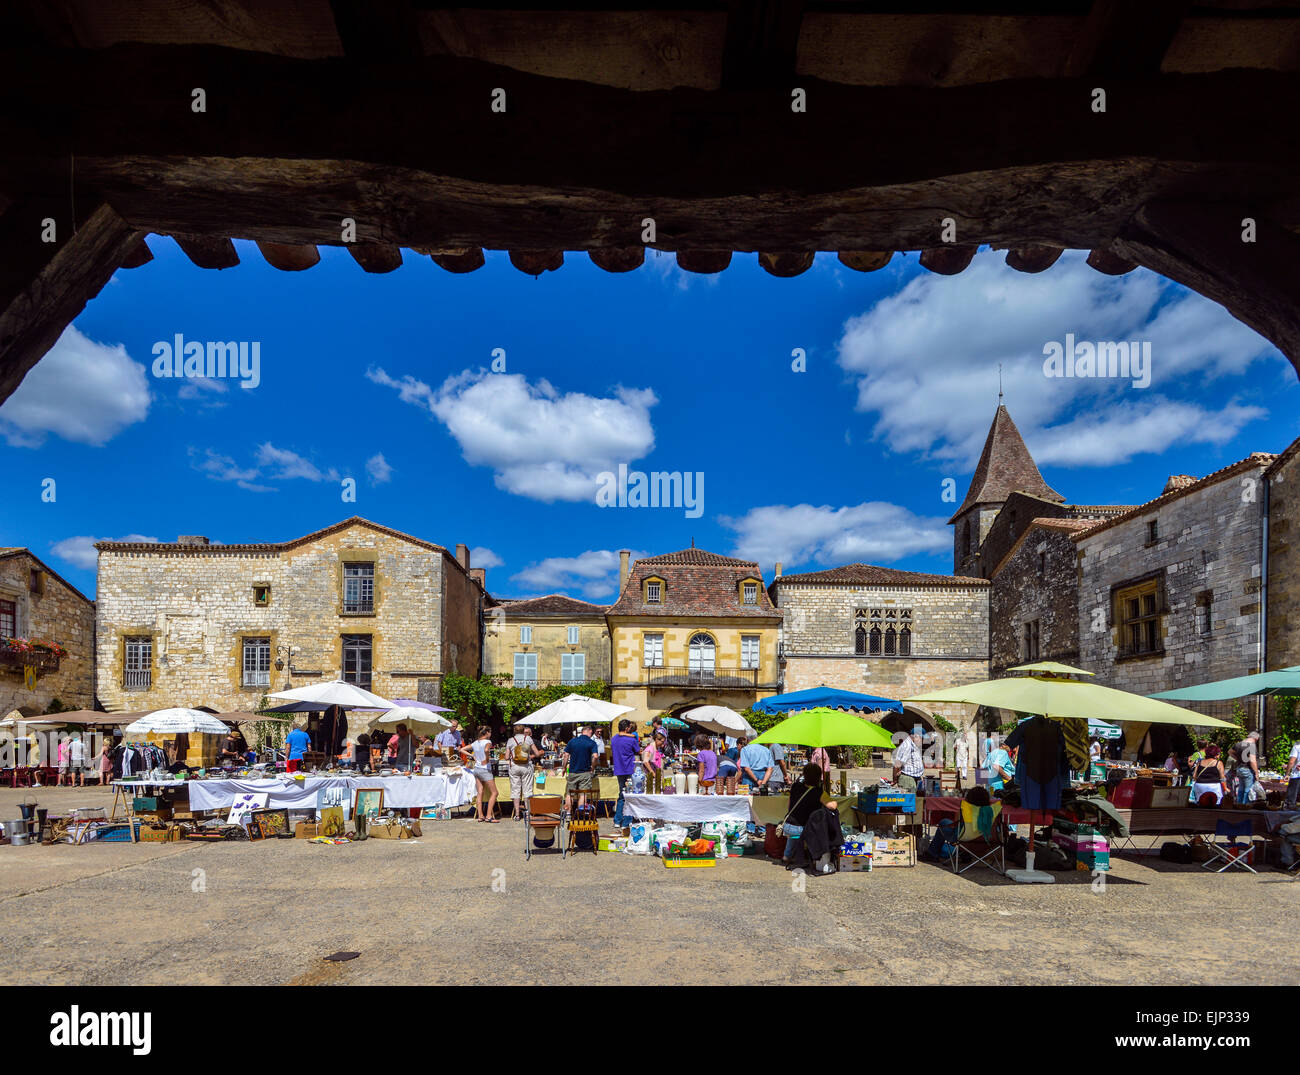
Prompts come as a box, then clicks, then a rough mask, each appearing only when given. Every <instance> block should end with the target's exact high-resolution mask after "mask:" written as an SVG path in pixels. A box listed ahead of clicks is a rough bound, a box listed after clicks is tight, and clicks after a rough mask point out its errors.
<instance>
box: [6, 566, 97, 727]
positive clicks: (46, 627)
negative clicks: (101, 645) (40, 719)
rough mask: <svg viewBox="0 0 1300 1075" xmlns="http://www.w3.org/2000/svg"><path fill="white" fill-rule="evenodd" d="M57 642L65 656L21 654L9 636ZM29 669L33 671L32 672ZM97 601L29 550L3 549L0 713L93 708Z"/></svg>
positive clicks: (29, 715) (35, 713)
mask: <svg viewBox="0 0 1300 1075" xmlns="http://www.w3.org/2000/svg"><path fill="white" fill-rule="evenodd" d="M10 638H15V639H27V640H29V641H30V640H35V641H40V642H55V643H58V644H59V645H61V646H62V647H63V648H64V649H66V650H67V652H68V655H67V656H66V657H62V658H60V657H57V656H55V655H54V654H52V653H35V654H32V653H20V652H17V650H16V649H15V647H13V646H7V645H6V644H5V641H4V640H5V639H10ZM27 669H31V672H28V671H27ZM94 670H95V603H94V602H93V601H91V600H90V598H88V597H86V595H85V594H83V593H82V592H81V591H80V590H78V589H77V588H76V587H75V586H73V585H72V584H71V583H70V582H68V581H67V580H65V579H64V578H62V577H61V576H60V575H59V574H58V572H56V571H52V570H50V568H49V567H48V566H46V565H45V564H44V563H42V562H41V561H40V560H39V559H38V558H37V557H36V556H35V555H34V554H33V553H32V552H31V551H30V550H29V549H24V548H0V717H3V716H5V715H6V714H8V713H11V712H13V710H15V709H16V710H18V711H19V712H20V713H21V714H22V715H23V716H25V717H32V716H36V715H37V714H40V713H44V712H45V711H46V709H48V708H49V706H50V703H51V702H53V701H54V700H55V699H56V698H57V699H58V700H59V701H60V702H61V703H62V704H63V707H64V708H65V709H93V708H94V707H95V671H94Z"/></svg>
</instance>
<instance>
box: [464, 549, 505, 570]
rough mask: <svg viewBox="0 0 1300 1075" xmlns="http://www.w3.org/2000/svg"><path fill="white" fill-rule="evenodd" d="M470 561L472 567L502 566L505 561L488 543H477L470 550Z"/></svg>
mask: <svg viewBox="0 0 1300 1075" xmlns="http://www.w3.org/2000/svg"><path fill="white" fill-rule="evenodd" d="M469 562H470V565H471V566H472V567H502V566H503V565H504V564H505V561H504V560H503V559H501V557H499V556H498V555H497V554H496V553H494V552H493V551H492V550H491V549H489V548H488V547H487V546H486V545H475V546H474V547H473V548H472V549H470V550H469Z"/></svg>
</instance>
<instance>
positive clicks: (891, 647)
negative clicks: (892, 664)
mask: <svg viewBox="0 0 1300 1075" xmlns="http://www.w3.org/2000/svg"><path fill="white" fill-rule="evenodd" d="M897 652H898V632H897V631H895V630H894V629H893V628H892V627H887V628H886V629H885V656H886V657H892V656H894V654H895V653H897Z"/></svg>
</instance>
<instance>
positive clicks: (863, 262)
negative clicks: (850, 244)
mask: <svg viewBox="0 0 1300 1075" xmlns="http://www.w3.org/2000/svg"><path fill="white" fill-rule="evenodd" d="M837 256H838V257H839V259H840V261H841V262H842V263H843V264H845V265H847V266H848V267H849V268H850V269H856V270H857V271H858V272H875V271H876V270H877V269H883V268H884V267H885V266H886V265H888V264H889V259H890V258H892V257H893V256H894V252H893V251H892V250H841V251H840V252H839V254H838V255H837Z"/></svg>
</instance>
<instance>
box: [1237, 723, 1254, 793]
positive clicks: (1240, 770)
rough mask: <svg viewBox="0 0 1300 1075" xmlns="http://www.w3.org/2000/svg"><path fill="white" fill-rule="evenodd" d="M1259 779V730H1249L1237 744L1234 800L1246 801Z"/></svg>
mask: <svg viewBox="0 0 1300 1075" xmlns="http://www.w3.org/2000/svg"><path fill="white" fill-rule="evenodd" d="M1258 781H1259V732H1249V733H1247V735H1246V738H1245V739H1243V740H1242V741H1241V742H1240V743H1238V744H1237V778H1236V781H1235V787H1234V789H1233V790H1234V793H1235V796H1236V801H1237V802H1239V803H1248V802H1250V798H1251V789H1252V788H1253V787H1254V786H1255V784H1256V783H1258Z"/></svg>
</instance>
